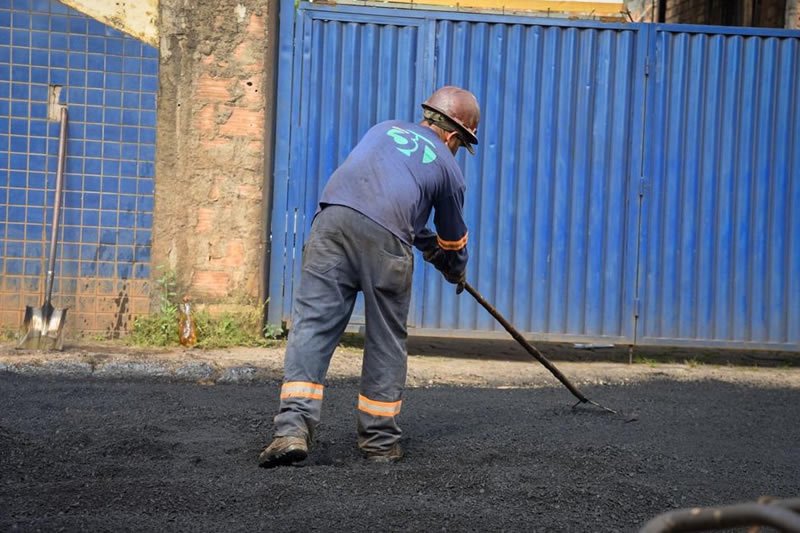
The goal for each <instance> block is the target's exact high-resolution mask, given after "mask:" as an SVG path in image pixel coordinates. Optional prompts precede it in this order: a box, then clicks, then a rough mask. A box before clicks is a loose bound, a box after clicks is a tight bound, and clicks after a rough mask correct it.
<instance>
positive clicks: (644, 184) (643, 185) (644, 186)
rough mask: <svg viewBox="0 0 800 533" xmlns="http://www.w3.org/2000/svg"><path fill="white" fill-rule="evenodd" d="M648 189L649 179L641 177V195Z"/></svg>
mask: <svg viewBox="0 0 800 533" xmlns="http://www.w3.org/2000/svg"><path fill="white" fill-rule="evenodd" d="M646 190H647V179H646V178H639V196H644V193H645V191H646Z"/></svg>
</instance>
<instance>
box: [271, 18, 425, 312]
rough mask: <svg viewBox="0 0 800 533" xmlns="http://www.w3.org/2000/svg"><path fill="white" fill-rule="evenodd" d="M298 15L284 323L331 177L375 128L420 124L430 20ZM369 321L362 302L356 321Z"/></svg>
mask: <svg viewBox="0 0 800 533" xmlns="http://www.w3.org/2000/svg"><path fill="white" fill-rule="evenodd" d="M298 13H299V22H298V23H297V27H296V32H297V34H296V37H295V39H296V40H295V49H294V60H295V65H294V78H295V79H294V80H293V83H296V84H297V85H296V86H295V87H293V95H299V102H297V103H296V105H295V103H294V102H292V105H294V109H295V111H294V113H293V114H292V115H291V116H290V117H284V118H283V119H282V120H289V121H291V122H292V123H293V128H292V133H291V135H292V140H291V147H290V152H291V154H290V165H289V169H288V170H287V177H286V180H287V187H288V190H287V193H286V194H287V200H286V211H287V213H288V215H289V220H288V222H287V224H286V227H285V229H286V231H288V232H289V233H290V234H292V236H291V239H292V242H289V243H287V248H286V254H285V256H284V257H283V262H282V263H281V261H280V259H277V258H276V260H275V261H273V265H276V266H277V267H278V268H279V270H278V271H276V272H275V274H273V275H278V272H282V273H283V276H282V277H283V287H284V292H283V302H282V306H281V315H282V317H284V318H288V317H289V316H291V304H292V300H291V299H292V293H293V288H294V283H295V282H296V281H297V280H299V279H300V269H301V257H302V243H304V242H305V239H306V234H307V232H308V230H309V229H310V227H311V222H312V219H313V216H314V213H315V211H316V207H317V202H318V200H319V196H320V194H321V192H322V189H323V188H324V186H325V183H327V180H328V178H329V177H330V175H331V174H332V173H333V171H334V170H335V169H336V168H337V167H338V166H339V165H340V164H341V163H342V162H343V161H344V160H345V159H346V157H347V155H348V154H349V153H350V150H351V149H352V148H353V146H355V145H356V143H357V142H358V140H359V139H360V138H361V137H362V136H363V135H364V133H366V131H367V130H368V129H369V128H370V127H372V126H373V125H374V124H375V123H377V122H380V121H382V120H388V119H390V118H400V119H407V120H413V119H414V116H415V101H417V100H418V99H419V96H418V93H419V92H420V91H419V87H418V85H419V84H418V80H417V63H418V62H419V56H420V47H419V43H418V41H419V38H420V35H419V34H420V32H419V26H418V25H419V24H421V23H422V21H420V20H412V21H410V23H409V21H407V20H403V19H390V18H383V19H381V18H380V17H372V18H371V19H366V20H352V19H351V18H349V17H346V16H343V15H342V14H337V13H332V12H327V13H322V14H317V13H313V12H310V11H305V10H301V11H299V12H298ZM273 309H275V307H272V308H271V310H273ZM272 312H275V311H272ZM361 316H363V311H362V309H361V304H360V303H359V305H358V306H357V308H356V310H355V312H354V319H355V320H356V321H358V319H359V317H361ZM362 320H363V319H362Z"/></svg>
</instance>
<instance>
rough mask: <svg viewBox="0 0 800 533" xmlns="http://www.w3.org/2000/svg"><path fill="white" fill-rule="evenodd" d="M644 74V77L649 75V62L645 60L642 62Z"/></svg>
mask: <svg viewBox="0 0 800 533" xmlns="http://www.w3.org/2000/svg"><path fill="white" fill-rule="evenodd" d="M644 75H645V77H647V76H649V75H650V63H648V62H647V61H645V63H644Z"/></svg>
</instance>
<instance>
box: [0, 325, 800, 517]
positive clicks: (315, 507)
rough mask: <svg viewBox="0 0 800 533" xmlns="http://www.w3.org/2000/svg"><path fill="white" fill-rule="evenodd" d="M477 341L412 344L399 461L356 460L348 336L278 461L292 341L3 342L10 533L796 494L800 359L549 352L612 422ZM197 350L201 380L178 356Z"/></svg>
mask: <svg viewBox="0 0 800 533" xmlns="http://www.w3.org/2000/svg"><path fill="white" fill-rule="evenodd" d="M469 346H470V347H471V348H469V349H464V350H459V351H456V352H449V353H448V352H447V350H453V345H452V344H448V343H444V344H439V341H436V342H432V341H424V342H422V346H421V348H417V347H414V346H412V347H411V352H412V353H416V355H412V356H411V357H410V361H409V366H410V372H409V388H408V390H407V392H406V397H405V400H404V404H403V412H402V413H401V415H400V423H401V426H402V427H403V429H404V439H403V441H404V444H405V447H406V450H407V456H406V458H405V460H404V461H403V462H401V463H399V464H397V465H389V466H378V465H372V464H368V463H366V462H365V461H364V460H363V459H361V458H360V457H359V455H358V452H357V450H356V447H355V417H354V411H353V409H354V405H355V401H356V397H357V392H358V389H357V382H356V380H355V379H354V376H356V375H357V374H358V369H359V364H360V357H359V352H358V349H357V347H354V346H350V347H343V348H341V349H340V350H339V351H338V353H337V354H336V355H335V356H334V362H333V365H332V369H331V373H330V380H329V383H328V384H327V385H328V386H327V388H326V396H325V397H326V401H325V405H324V409H323V424H322V427H321V429H320V432H319V435H318V438H317V440H316V442H315V446H314V448H313V450H312V453H311V455H310V457H309V459H308V460H306V461H305V462H304V463H302V464H301V465H300V466H299V467H289V468H282V469H275V470H263V469H259V468H258V467H257V466H256V457H257V455H258V452H259V450H260V448H261V447H262V446H263V445H264V444H265V443H266V442H267V440H268V438H269V436H270V430H271V417H272V416H273V415H274V412H275V409H276V408H277V397H278V389H279V375H280V361H281V359H282V354H283V350H282V348H281V347H280V346H278V347H275V348H272V349H259V350H254V349H246V350H243V349H237V350H225V351H219V352H198V351H196V350H188V351H181V350H179V351H164V352H152V351H148V352H145V351H141V350H133V349H128V348H121V347H116V348H113V347H102V346H94V347H89V346H80V347H79V346H72V347H70V348H69V349H68V351H67V352H65V353H62V354H35V353H25V352H16V351H14V350H11V349H5V350H0V365H5V366H0V405H2V406H3V409H2V410H0V530H4V531H5V530H22V531H33V530H93V531H111V530H113V531H124V530H137V531H142V530H147V531H150V530H170V531H189V530H191V531H228V530H231V531H252V530H269V531H331V530H339V531H343V530H344V531H352V530H376V531H377V530H387V531H433V530H452V531H486V530H491V531H502V530H505V531H570V532H572V531H636V530H638V529H639V528H640V527H641V525H642V524H644V523H645V522H646V521H647V520H649V519H650V518H652V517H654V516H656V515H657V514H659V513H661V512H664V511H668V510H672V509H678V508H686V507H690V506H710V505H724V504H731V503H737V502H745V501H754V500H755V499H756V498H758V497H759V496H762V495H771V496H774V497H779V498H789V497H797V496H799V495H800V468H798V465H800V444H799V443H800V424H798V423H797V421H798V420H800V401H798V398H800V369H798V368H796V367H793V366H791V365H793V364H794V360H793V359H792V358H791V356H790V357H789V359H788V360H786V359H785V358H783V356H781V357H776V356H774V355H773V356H766V355H765V354H751V355H750V357H751V358H753V360H747V359H746V360H745V361H742V360H740V361H739V363H740V364H739V365H734V364H711V363H709V362H707V360H706V359H705V356H702V357H701V354H699V353H696V352H683V351H681V352H675V351H673V352H671V354H669V355H668V356H667V355H664V356H663V357H662V358H661V359H658V358H656V357H655V355H654V354H649V355H647V356H641V355H640V356H638V357H639V360H640V362H639V363H638V364H633V365H628V364H625V363H620V362H616V361H615V359H618V358H626V357H627V354H626V353H619V354H614V353H606V354H605V355H603V354H601V353H600V351H599V350H598V351H595V352H586V353H584V351H578V352H575V353H568V352H569V350H567V348H566V347H560V348H559V347H556V346H548V347H547V349H544V348H543V352H545V354H546V355H549V356H550V357H552V358H553V360H554V361H556V364H557V366H558V367H559V368H560V369H561V370H562V372H563V373H564V374H565V375H567V376H568V377H569V378H570V379H571V380H572V381H573V382H574V383H575V384H576V385H578V386H579V387H580V388H581V390H582V391H583V392H584V393H585V394H586V395H587V396H588V397H589V398H591V399H594V400H597V401H599V402H601V403H603V404H606V405H608V406H609V407H612V408H615V409H619V410H620V415H619V416H614V415H610V414H608V413H604V412H601V411H599V410H596V409H591V408H590V409H584V408H578V409H575V410H573V409H572V408H571V406H572V404H573V400H574V399H573V398H572V396H571V395H570V394H569V392H568V391H567V390H566V389H565V388H563V387H562V386H561V385H560V384H558V383H557V382H556V381H555V380H554V379H553V378H552V377H551V376H549V374H548V373H547V371H546V370H544V369H543V368H541V366H540V365H539V364H538V363H535V362H532V361H529V360H527V359H524V358H520V357H518V356H519V354H518V353H516V352H514V349H513V347H511V346H509V345H506V346H505V347H503V346H502V345H498V344H497V343H495V342H492V343H489V344H487V345H485V346H484V345H481V343H479V342H478V343H476V342H470V343H469ZM5 348H8V346H6V347H5ZM470 350H475V351H477V352H479V353H477V354H476V353H468V352H470ZM506 350H508V351H506ZM419 352H423V354H420V353H419ZM460 352H464V353H460ZM478 355H480V357H478ZM685 356H688V357H686V358H685V361H686V362H683V363H681V362H679V360H680V359H681V358H684V357H685ZM525 357H527V356H525ZM204 361H205V362H206V364H207V367H203V368H207V369H208V371H209V373H207V374H205V375H202V374H192V373H187V372H184V373H183V374H181V373H180V372H179V371H180V370H181V369H186V368H190V367H192V366H191V365H194V367H192V368H198V365H201V364H203V362H204ZM722 361H723V358H722V357H721V356H719V357H717V359H716V360H715V362H717V363H719V362H722ZM754 361H756V362H757V364H758V366H756V363H754ZM743 362H744V363H745V364H741V363H743ZM89 363H91V364H89ZM82 365H85V366H82ZM115 365H116V366H115ZM126 365H127V366H126ZM87 368H88V369H89V370H91V372H90V371H83V372H82V371H80V369H84V370H86V369H87ZM109 368H111V369H116V373H114V372H112V371H110V370H109V371H107V372H106V370H107V369H109ZM125 369H127V371H128V373H127V374H126V373H125V372H123V370H125ZM148 369H149V370H148ZM231 369H238V373H237V372H233V373H230V372H229V371H230V370H231ZM243 369H250V370H251V371H250V372H245V371H244V370H243ZM3 370H5V371H3ZM144 370H148V371H149V373H147V372H144ZM138 371H142V373H139V374H137V372H138ZM226 375H227V376H239V378H240V379H228V380H226V379H224V377H225V376H226ZM198 376H200V377H199V378H198Z"/></svg>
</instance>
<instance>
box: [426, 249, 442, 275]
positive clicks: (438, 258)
mask: <svg viewBox="0 0 800 533" xmlns="http://www.w3.org/2000/svg"><path fill="white" fill-rule="evenodd" d="M422 258H423V259H425V261H427V262H428V263H430V264H432V265H433V266H434V267H436V270H438V271H440V272H444V268H445V262H446V261H447V258H446V257H445V255H444V250H442V249H441V248H439V247H438V246H437V247H435V248H431V249H430V250H425V251H424V252H422Z"/></svg>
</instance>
